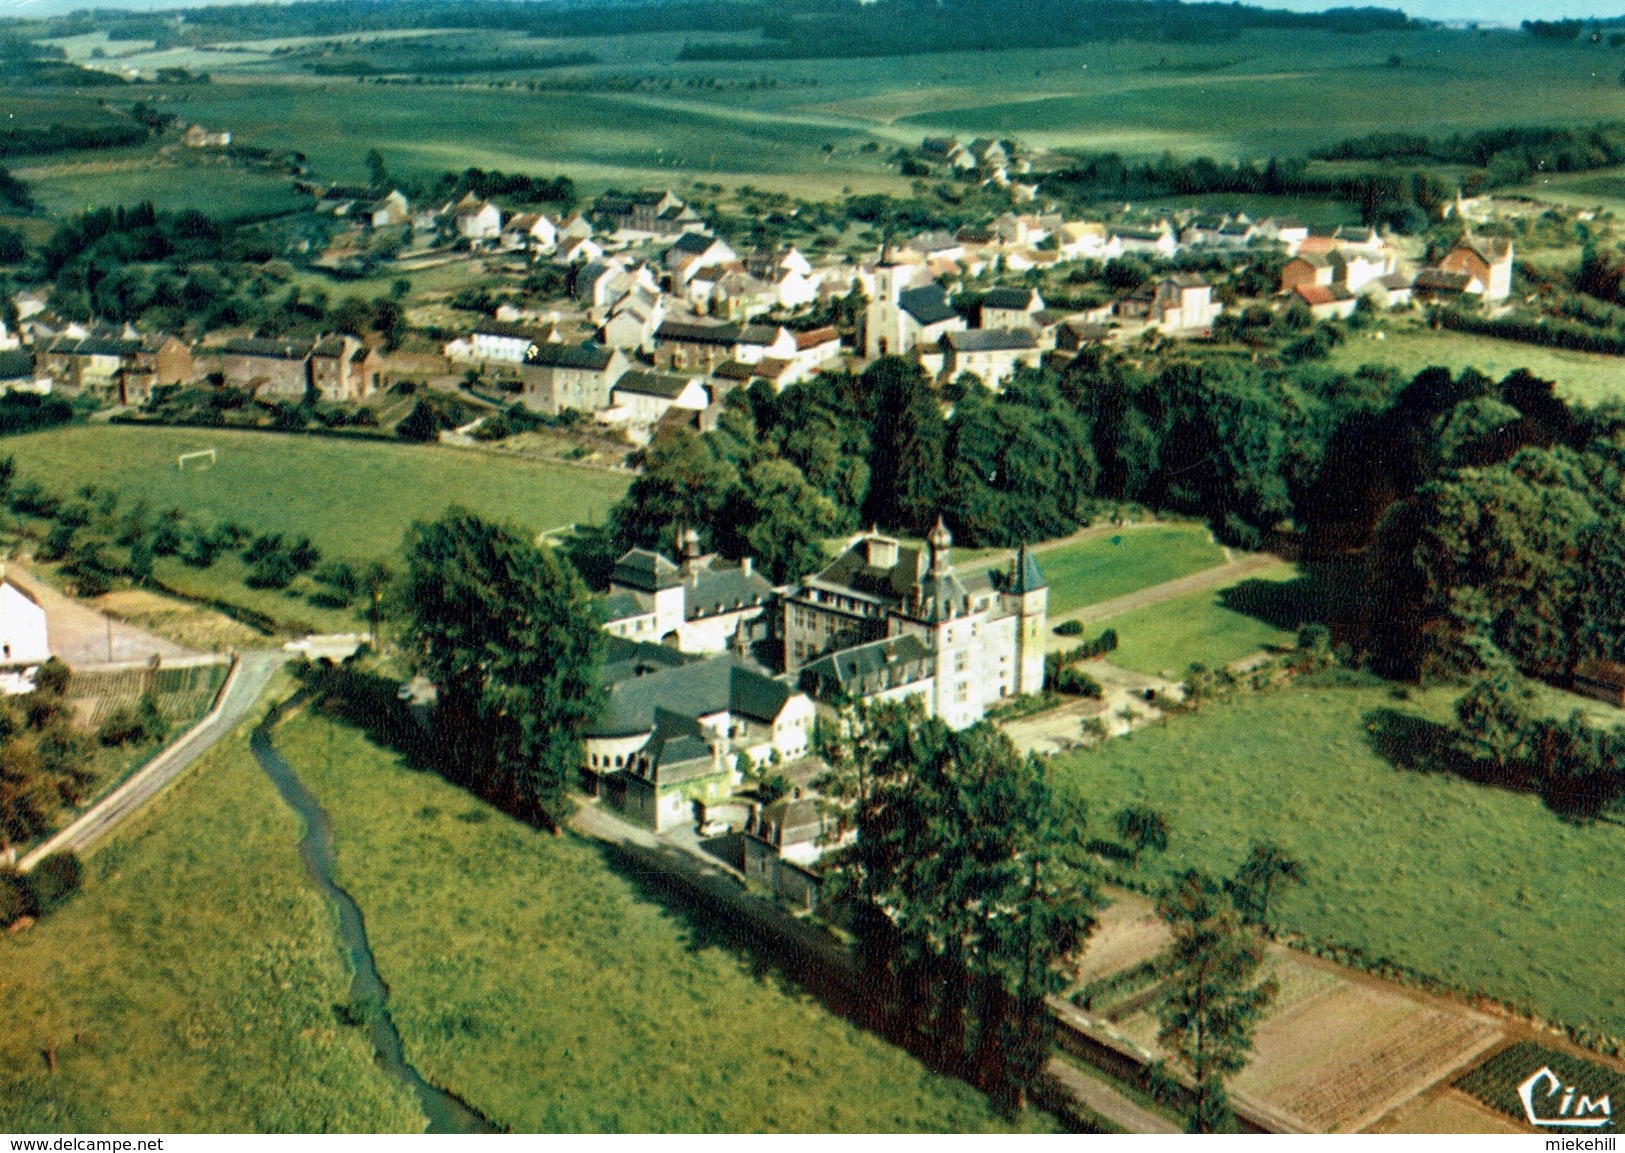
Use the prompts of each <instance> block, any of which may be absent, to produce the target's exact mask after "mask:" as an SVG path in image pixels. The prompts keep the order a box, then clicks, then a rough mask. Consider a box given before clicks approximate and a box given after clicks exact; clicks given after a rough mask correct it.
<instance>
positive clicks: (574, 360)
mask: <svg viewBox="0 0 1625 1153" xmlns="http://www.w3.org/2000/svg"><path fill="white" fill-rule="evenodd" d="M614 359H615V350H614V349H613V348H605V347H604V346H603V345H601V344H594V343H593V342H592V341H588V342H587V343H585V344H548V343H546V342H543V343H541V344H538V345H537V346H536V355H535V356H533V357H531V358H530V363H531V364H535V365H540V366H541V367H543V368H579V369H586V370H588V371H591V372H602V371H604V369H606V368H608V367H609V365H610V362H611V361H612V360H614Z"/></svg>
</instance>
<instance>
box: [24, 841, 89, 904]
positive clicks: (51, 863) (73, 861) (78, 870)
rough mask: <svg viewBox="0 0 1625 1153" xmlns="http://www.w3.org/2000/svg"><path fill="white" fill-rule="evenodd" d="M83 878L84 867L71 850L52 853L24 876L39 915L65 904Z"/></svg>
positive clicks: (76, 890) (77, 888)
mask: <svg viewBox="0 0 1625 1153" xmlns="http://www.w3.org/2000/svg"><path fill="white" fill-rule="evenodd" d="M83 879H84V867H83V866H82V865H81V864H80V863H79V858H78V856H76V855H75V854H74V853H72V852H66V853H52V854H51V855H50V856H49V857H46V858H45V859H44V860H43V861H41V862H40V863H39V865H38V866H37V867H36V868H35V869H34V871H33V872H32V873H30V874H28V876H27V878H26V880H27V881H28V888H29V890H30V891H31V892H32V894H33V897H34V907H35V908H36V909H38V910H39V915H41V916H43V915H44V914H46V913H49V912H52V911H53V910H55V909H60V908H61V907H62V906H63V905H65V904H66V903H67V901H68V898H69V897H71V896H73V894H74V893H76V892H78V890H79V885H80V882H81V881H82V880H83Z"/></svg>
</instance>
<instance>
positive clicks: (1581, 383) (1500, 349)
mask: <svg viewBox="0 0 1625 1153" xmlns="http://www.w3.org/2000/svg"><path fill="white" fill-rule="evenodd" d="M1378 331H1380V332H1382V333H1383V339H1381V340H1377V339H1375V338H1374V337H1373V335H1372V334H1373V333H1374V332H1378ZM1328 363H1329V364H1330V365H1331V366H1332V367H1334V368H1337V369H1339V370H1341V371H1344V372H1352V371H1353V370H1354V369H1356V368H1358V367H1359V366H1360V365H1362V364H1380V365H1386V366H1389V367H1392V368H1397V369H1399V370H1400V371H1401V372H1402V373H1404V374H1405V375H1406V376H1412V375H1414V374H1416V373H1418V372H1420V371H1422V369H1424V368H1428V367H1431V366H1433V365H1441V366H1443V367H1445V368H1448V369H1450V370H1451V371H1452V372H1460V371H1461V370H1462V369H1464V368H1476V369H1478V370H1479V371H1480V372H1482V373H1484V374H1485V375H1486V376H1489V377H1491V378H1493V379H1495V380H1500V379H1501V378H1503V377H1505V376H1507V375H1508V374H1510V373H1512V372H1514V371H1516V370H1517V369H1520V368H1527V369H1528V370H1529V371H1530V372H1532V373H1534V374H1535V375H1536V376H1538V377H1540V378H1542V379H1543V380H1551V381H1555V382H1556V383H1557V391H1558V393H1559V394H1560V395H1562V396H1564V397H1566V398H1568V399H1570V400H1574V401H1579V402H1580V403H1582V404H1600V403H1601V402H1603V401H1605V400H1618V399H1621V398H1625V357H1621V356H1604V355H1602V354H1600V353H1591V352H1570V351H1568V350H1567V349H1562V348H1541V347H1538V346H1536V345H1533V344H1523V343H1521V342H1519V341H1513V340H1498V339H1496V338H1495V337H1493V336H1480V335H1478V334H1477V333H1470V332H1449V331H1445V330H1440V331H1437V332H1436V331H1434V330H1432V329H1429V328H1423V327H1420V326H1418V325H1416V324H1413V323H1412V322H1409V321H1404V320H1400V321H1397V322H1394V323H1379V324H1378V325H1377V326H1375V327H1374V328H1372V329H1368V330H1367V331H1365V332H1352V333H1350V334H1349V337H1348V339H1347V340H1345V341H1344V342H1343V343H1342V344H1340V345H1338V346H1337V347H1336V348H1334V349H1333V350H1332V354H1331V358H1330V360H1329V361H1328Z"/></svg>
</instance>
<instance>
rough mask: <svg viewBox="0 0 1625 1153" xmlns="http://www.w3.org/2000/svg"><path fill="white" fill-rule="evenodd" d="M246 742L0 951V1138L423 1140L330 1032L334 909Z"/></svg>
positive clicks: (374, 1070) (403, 1101) (341, 999)
mask: <svg viewBox="0 0 1625 1153" xmlns="http://www.w3.org/2000/svg"><path fill="white" fill-rule="evenodd" d="M283 688H284V689H285V688H286V685H284V686H283ZM249 724H252V722H249ZM248 728H249V725H248V724H245V725H244V727H243V728H241V729H239V730H238V732H237V733H236V734H235V735H233V736H232V737H230V738H228V739H227V740H225V741H223V742H222V743H221V744H220V745H218V746H216V748H215V749H213V750H212V751H211V752H209V753H208V754H207V755H206V756H205V757H204V758H203V759H202V760H201V761H199V762H198V764H197V765H195V766H194V767H193V768H192V769H190V770H189V771H188V772H187V774H186V775H184V776H183V777H182V778H181V779H180V780H179V781H178V782H176V784H175V785H174V786H172V787H171V789H170V790H169V791H168V792H167V793H166V794H164V796H163V797H162V798H161V799H160V800H158V801H156V802H154V803H153V804H152V805H150V806H149V807H148V808H147V809H146V811H144V812H143V813H141V814H139V815H138V816H136V817H134V818H132V819H131V821H130V822H129V823H128V824H127V825H126V826H124V828H122V829H121V830H120V831H119V832H118V834H117V835H116V836H115V837H114V838H113V839H112V840H111V841H109V842H107V843H105V844H104V845H103V846H102V847H101V848H100V849H99V850H98V851H97V852H96V853H95V854H94V855H93V856H92V857H91V858H90V860H89V863H88V866H87V872H88V875H89V877H88V880H87V883H86V887H85V889H84V891H83V892H81V893H80V894H79V895H78V896H77V897H75V898H74V899H73V900H71V901H70V902H69V903H68V904H67V905H66V906H64V907H63V908H61V909H59V910H57V911H56V912H55V913H53V914H51V915H50V916H49V917H47V918H46V919H45V920H43V921H41V922H40V923H39V924H37V925H35V926H34V927H33V928H31V929H29V930H27V931H26V932H21V933H13V934H0V973H4V974H5V977H4V980H0V1020H4V1021H5V1022H6V1027H5V1028H4V1029H0V1129H5V1130H8V1131H10V1132H14V1133H17V1132H29V1131H50V1132H64V1131H67V1132H107V1131H111V1132H125V1133H132V1132H133V1133H165V1132H223V1131H224V1132H415V1131H420V1130H421V1129H422V1128H423V1125H424V1119H423V1117H422V1116H421V1114H420V1113H419V1112H418V1108H417V1104H416V1102H415V1100H413V1099H412V1098H411V1096H410V1095H409V1094H408V1093H407V1092H406V1091H405V1090H403V1089H401V1088H400V1087H398V1086H397V1085H396V1084H395V1082H393V1081H392V1080H390V1079H389V1078H388V1077H387V1076H386V1075H385V1074H384V1073H382V1072H381V1071H380V1070H379V1069H378V1067H377V1066H376V1065H375V1064H374V1062H373V1053H372V1047H371V1044H370V1042H369V1041H368V1039H367V1035H366V1033H365V1031H364V1030H362V1029H358V1028H355V1027H351V1026H345V1025H343V1024H341V1023H340V1020H339V1018H338V1016H337V1010H336V1006H339V1005H341V1004H343V1003H345V1001H346V1000H347V998H348V988H349V977H350V975H349V970H348V967H347V962H346V960H345V958H344V955H343V953H342V952H341V950H340V946H339V942H338V937H337V930H336V925H335V922H334V915H333V911H332V910H331V909H330V908H328V907H327V905H326V904H325V903H324V901H323V899H322V897H321V896H320V895H319V894H318V893H317V892H316V891H315V890H314V889H313V888H312V887H311V886H310V884H309V883H308V881H307V880H306V877H305V872H304V869H303V866H302V865H301V863H300V860H299V854H298V851H297V848H296V845H297V843H298V840H299V822H298V820H297V819H296V818H295V817H294V816H293V814H292V813H290V812H289V811H288V810H287V809H285V808H284V807H283V806H282V804H281V801H280V800H279V799H278V797H277V795H276V791H275V790H274V789H273V787H272V786H271V784H270V782H269V781H267V780H266V778H265V777H264V775H263V774H262V773H261V772H260V769H259V767H258V766H257V765H256V763H255V762H254V759H253V757H252V755H251V754H250V753H249V750H248V740H247V733H248ZM46 1050H50V1051H52V1052H53V1055H54V1058H55V1061H56V1069H55V1072H54V1073H53V1072H51V1071H49V1070H48V1068H47V1065H46V1061H45V1058H44V1055H43V1054H44V1052H45V1051H46Z"/></svg>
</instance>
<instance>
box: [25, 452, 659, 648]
mask: <svg viewBox="0 0 1625 1153" xmlns="http://www.w3.org/2000/svg"><path fill="white" fill-rule="evenodd" d="M203 448H215V449H218V451H219V456H218V460H217V463H216V464H215V465H214V466H213V467H212V468H201V467H200V468H191V467H189V468H187V469H186V471H184V472H182V471H180V470H178V469H177V468H176V463H175V458H176V456H177V454H179V453H182V452H187V451H192V450H196V449H203ZM0 453H6V454H10V455H12V456H14V457H15V458H16V461H17V469H18V474H19V476H20V477H22V478H23V479H32V480H38V481H39V482H40V483H41V484H43V485H45V486H46V487H47V488H48V489H51V490H53V491H56V492H58V493H63V494H68V493H71V492H72V491H74V490H75V489H77V488H78V487H79V486H80V485H82V484H96V485H102V486H106V487H109V488H113V489H116V490H117V491H118V492H119V493H120V494H121V498H122V501H123V502H124V504H125V506H126V507H128V506H129V505H131V504H133V503H135V502H136V501H143V500H144V501H146V503H147V505H148V507H149V508H150V509H151V510H152V511H154V512H160V511H163V510H165V509H169V508H179V509H181V510H182V511H183V512H185V513H187V514H188V515H189V516H190V517H191V518H192V519H193V520H194V521H198V522H201V523H203V524H214V523H216V522H219V521H234V522H236V523H237V524H239V525H242V526H243V527H244V528H246V529H249V530H250V531H252V532H254V533H261V532H271V533H283V534H285V535H287V536H288V537H289V538H290V539H291V538H292V537H295V536H300V535H304V536H309V537H310V538H311V540H312V541H313V542H314V543H315V544H316V546H317V547H318V548H319V549H321V550H322V553H323V555H324V557H327V558H337V559H344V560H349V561H352V562H354V561H367V560H373V559H383V560H389V559H391V558H393V557H394V555H395V554H396V552H397V551H398V549H399V547H400V544H401V539H402V535H403V534H404V533H405V531H406V529H407V527H408V526H409V525H410V524H411V523H412V522H413V521H414V520H432V519H434V518H435V517H437V516H439V515H440V514H441V513H443V512H444V511H445V510H446V508H447V507H448V506H450V505H452V504H454V503H455V504H461V505H464V506H465V507H467V508H470V509H472V510H474V511H475V512H478V513H480V514H481V515H484V516H488V517H492V518H494V519H498V520H502V521H507V522H509V523H512V524H515V525H517V526H518V527H520V528H522V529H528V530H532V531H537V532H540V531H543V530H545V529H551V528H558V527H560V526H561V525H565V524H569V523H572V522H586V521H594V520H596V521H601V520H602V519H603V517H604V515H605V513H606V512H607V511H608V510H609V508H610V506H611V505H612V504H613V503H614V502H615V501H617V500H618V499H620V496H621V494H622V493H624V492H625V490H626V485H627V480H626V478H624V477H622V476H618V475H615V474H611V473H607V472H601V471H594V470H590V469H584V468H572V467H569V466H565V465H557V464H550V463H546V462H540V461H529V460H521V459H515V458H513V457H506V456H500V455H496V454H489V453H480V452H473V451H463V450H454V449H442V448H438V447H433V446H412V445H402V444H390V443H387V442H379V441H359V440H358V441H346V440H335V439H332V438H323V437H298V436H287V435H277V434H270V433H247V432H224V431H216V430H207V429H164V428H121V427H119V426H116V425H89V426H76V427H72V428H65V429H55V430H52V431H49V432H43V433H36V434H32V435H29V436H23V437H14V438H8V439H7V440H6V441H5V443H4V444H3V445H0ZM156 573H157V576H158V577H159V579H160V580H162V581H164V582H165V583H166V584H168V585H169V586H171V587H173V588H175V589H177V590H179V591H181V592H184V593H188V594H191V595H196V596H201V597H208V598H214V599H219V600H224V601H228V602H230V603H232V604H237V605H242V606H244V607H246V608H249V609H253V610H255V611H257V612H262V613H266V614H268V615H270V616H272V617H275V618H277V619H280V620H288V621H298V622H305V623H307V624H310V625H313V626H315V627H317V628H338V629H342V628H354V627H355V625H356V623H357V620H358V618H357V616H356V615H355V614H352V613H350V612H348V611H335V610H330V609H321V608H318V607H317V606H315V605H312V604H310V603H309V602H308V601H307V600H305V599H304V597H303V596H302V595H300V594H301V593H302V592H304V591H308V588H309V582H308V580H307V579H304V578H302V579H301V580H299V581H297V582H295V584H294V586H293V593H292V595H290V594H289V593H288V592H284V591H280V590H274V589H268V590H261V589H251V588H248V587H247V586H246V585H245V584H243V578H244V577H245V576H246V575H247V566H245V565H244V564H243V563H242V561H241V559H240V558H239V557H237V556H235V555H233V556H222V557H221V558H220V559H218V560H217V561H216V562H215V564H214V565H213V566H212V567H210V568H207V569H197V568H192V567H190V566H188V565H187V564H185V563H184V562H182V561H180V560H179V559H177V558H174V557H167V558H160V560H159V561H158V564H157V565H156Z"/></svg>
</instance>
